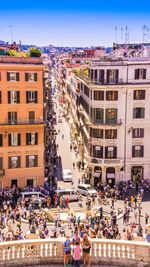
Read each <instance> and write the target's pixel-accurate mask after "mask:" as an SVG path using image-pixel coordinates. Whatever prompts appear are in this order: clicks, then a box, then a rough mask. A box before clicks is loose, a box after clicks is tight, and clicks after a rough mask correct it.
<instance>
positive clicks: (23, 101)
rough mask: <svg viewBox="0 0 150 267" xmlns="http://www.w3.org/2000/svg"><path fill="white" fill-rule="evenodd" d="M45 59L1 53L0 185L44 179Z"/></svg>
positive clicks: (23, 183) (33, 183)
mask: <svg viewBox="0 0 150 267" xmlns="http://www.w3.org/2000/svg"><path fill="white" fill-rule="evenodd" d="M44 127H45V123H44V118H43V63H42V59H41V58H24V57H18V58H17V57H8V56H0V187H1V188H5V187H6V186H8V187H10V186H13V185H16V186H17V187H21V188H23V187H25V186H26V185H33V186H36V185H43V183H44Z"/></svg>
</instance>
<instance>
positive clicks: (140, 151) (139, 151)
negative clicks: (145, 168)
mask: <svg viewBox="0 0 150 267" xmlns="http://www.w3.org/2000/svg"><path fill="white" fill-rule="evenodd" d="M132 157H133V158H136V157H144V146H132Z"/></svg>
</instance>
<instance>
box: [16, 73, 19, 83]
mask: <svg viewBox="0 0 150 267" xmlns="http://www.w3.org/2000/svg"><path fill="white" fill-rule="evenodd" d="M16 81H17V82H19V72H16Z"/></svg>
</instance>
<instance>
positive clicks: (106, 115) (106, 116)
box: [105, 108, 108, 121]
mask: <svg viewBox="0 0 150 267" xmlns="http://www.w3.org/2000/svg"><path fill="white" fill-rule="evenodd" d="M105 120H106V121H108V108H106V114H105Z"/></svg>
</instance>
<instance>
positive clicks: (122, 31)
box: [121, 28, 123, 43]
mask: <svg viewBox="0 0 150 267" xmlns="http://www.w3.org/2000/svg"><path fill="white" fill-rule="evenodd" d="M121 43H123V28H121Z"/></svg>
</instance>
